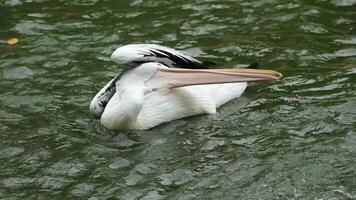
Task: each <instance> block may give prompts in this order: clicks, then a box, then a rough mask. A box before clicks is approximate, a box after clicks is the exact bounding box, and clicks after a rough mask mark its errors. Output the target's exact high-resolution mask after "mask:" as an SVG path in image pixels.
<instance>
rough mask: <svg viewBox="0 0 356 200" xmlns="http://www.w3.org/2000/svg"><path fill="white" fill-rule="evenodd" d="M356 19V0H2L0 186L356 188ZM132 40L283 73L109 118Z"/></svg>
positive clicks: (256, 194) (214, 190) (107, 194)
mask: <svg viewBox="0 0 356 200" xmlns="http://www.w3.org/2000/svg"><path fill="white" fill-rule="evenodd" d="M355 28H356V1H355V0H329V1H326V0H313V1H307V0H283V1H282V0H257V1H251V2H249V1H243V0H231V1H220V0H219V1H218V0H206V1H178V0H176V1H155V0H147V1H143V0H135V1H120V2H119V1H114V0H106V1H99V0H75V1H72V0H58V1H54V0H0V199H90V200H96V199H146V200H147V199H180V200H187V199H202V200H204V199H231V200H233V199H334V200H335V199H356V68H355V67H356V30H355ZM12 37H16V38H18V39H19V43H18V44H16V45H13V46H10V45H8V44H7V43H6V41H7V40H8V39H9V38H12ZM129 43H156V44H162V45H166V46H171V47H174V48H177V49H180V50H182V51H185V52H188V53H189V54H191V55H193V56H196V57H197V58H199V59H202V60H211V61H214V62H216V63H218V66H219V67H229V66H235V65H239V64H249V63H252V62H255V61H258V62H259V63H260V65H261V66H265V67H266V68H270V69H273V70H277V71H280V72H282V73H283V74H284V78H283V79H282V80H280V81H276V82H273V83H264V84H253V85H250V86H249V87H248V89H247V90H246V92H245V93H244V95H243V96H242V97H241V98H239V99H237V100H234V101H232V102H230V103H228V104H226V105H225V106H223V107H221V108H220V109H219V110H218V114H216V115H210V116H209V115H201V116H195V117H190V118H186V119H181V120H176V121H172V122H170V123H167V124H163V125H161V126H159V127H156V128H153V129H151V130H148V131H131V132H114V131H109V130H107V129H105V128H103V127H102V126H101V125H100V122H99V121H98V120H97V119H94V118H93V117H92V116H91V115H90V113H89V111H88V104H89V102H90V100H91V98H92V97H93V96H94V95H95V93H96V92H97V91H98V90H99V89H100V88H101V87H102V86H103V85H104V84H105V83H106V82H107V81H109V80H110V79H111V78H112V77H113V76H115V75H116V74H117V72H118V71H120V69H118V68H117V67H116V66H114V64H113V63H112V62H111V61H110V59H109V56H110V54H111V53H112V51H113V50H114V49H115V48H117V47H119V46H121V45H123V44H129Z"/></svg>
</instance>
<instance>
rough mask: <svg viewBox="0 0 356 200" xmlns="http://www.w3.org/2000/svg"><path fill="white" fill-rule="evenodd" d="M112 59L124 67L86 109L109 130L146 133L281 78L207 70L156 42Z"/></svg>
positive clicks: (122, 49) (125, 49) (265, 72)
mask: <svg viewBox="0 0 356 200" xmlns="http://www.w3.org/2000/svg"><path fill="white" fill-rule="evenodd" d="M111 60H112V61H113V62H115V63H116V64H118V65H122V66H125V67H126V68H125V70H123V72H121V73H120V74H119V75H117V76H116V77H114V78H113V79H112V80H111V81H109V82H108V83H107V84H106V85H105V86H104V87H103V88H102V89H101V90H100V91H99V92H98V93H97V94H96V95H95V97H94V98H93V100H92V101H91V103H90V106H89V108H90V111H91V112H92V113H93V114H94V115H96V116H98V117H100V122H101V124H102V125H103V126H104V127H106V128H108V129H112V130H145V129H149V128H152V127H154V126H157V125H159V124H162V123H164V122H168V121H171V120H175V119H180V118H184V117H188V116H193V115H197V114H204V113H205V114H214V113H216V109H217V108H218V107H220V106H221V105H223V104H225V103H227V102H228V101H231V100H232V99H235V98H238V97H239V96H240V95H241V94H242V93H243V91H244V90H245V88H246V86H247V82H258V81H271V80H275V79H278V78H280V77H282V74H280V73H279V72H276V71H272V70H262V69H249V68H229V69H208V67H207V65H206V64H205V63H203V62H201V61H199V60H197V59H195V58H193V57H191V56H188V55H185V54H183V53H182V52H180V51H177V50H175V49H172V48H169V47H165V46H161V45H156V44H131V45H125V46H122V47H119V48H118V49H116V50H115V51H114V53H113V54H112V55H111Z"/></svg>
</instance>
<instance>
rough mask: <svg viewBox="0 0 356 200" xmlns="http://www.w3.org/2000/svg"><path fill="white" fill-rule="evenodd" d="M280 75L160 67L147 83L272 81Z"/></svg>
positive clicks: (174, 85) (172, 85)
mask: <svg viewBox="0 0 356 200" xmlns="http://www.w3.org/2000/svg"><path fill="white" fill-rule="evenodd" d="M281 77H282V74H281V73H279V72H276V71H273V70H263V69H240V68H230V69H181V68H166V67H160V68H158V70H157V71H156V73H155V74H154V75H153V76H152V77H151V79H150V80H149V81H148V82H147V84H148V85H149V86H150V87H151V88H153V89H158V88H162V87H166V88H171V89H172V88H178V87H185V86H191V85H206V84H221V83H237V82H260V81H272V80H276V79H279V78H281Z"/></svg>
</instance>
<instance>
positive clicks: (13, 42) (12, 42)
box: [7, 38, 19, 45]
mask: <svg viewBox="0 0 356 200" xmlns="http://www.w3.org/2000/svg"><path fill="white" fill-rule="evenodd" d="M18 42H19V40H18V39H17V38H10V39H9V40H8V41H7V43H8V44H9V45H15V44H17V43H18Z"/></svg>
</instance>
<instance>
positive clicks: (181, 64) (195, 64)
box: [149, 49, 208, 69]
mask: <svg viewBox="0 0 356 200" xmlns="http://www.w3.org/2000/svg"><path fill="white" fill-rule="evenodd" d="M150 53H151V55H149V56H155V57H157V58H167V59H169V60H171V61H172V62H173V67H178V68H186V69H206V68H208V67H207V66H206V65H204V64H203V63H202V62H199V61H194V60H190V59H187V58H185V57H183V56H182V57H180V56H177V55H174V54H172V53H170V52H168V51H165V50H162V49H152V50H150ZM162 64H166V63H162Z"/></svg>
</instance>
